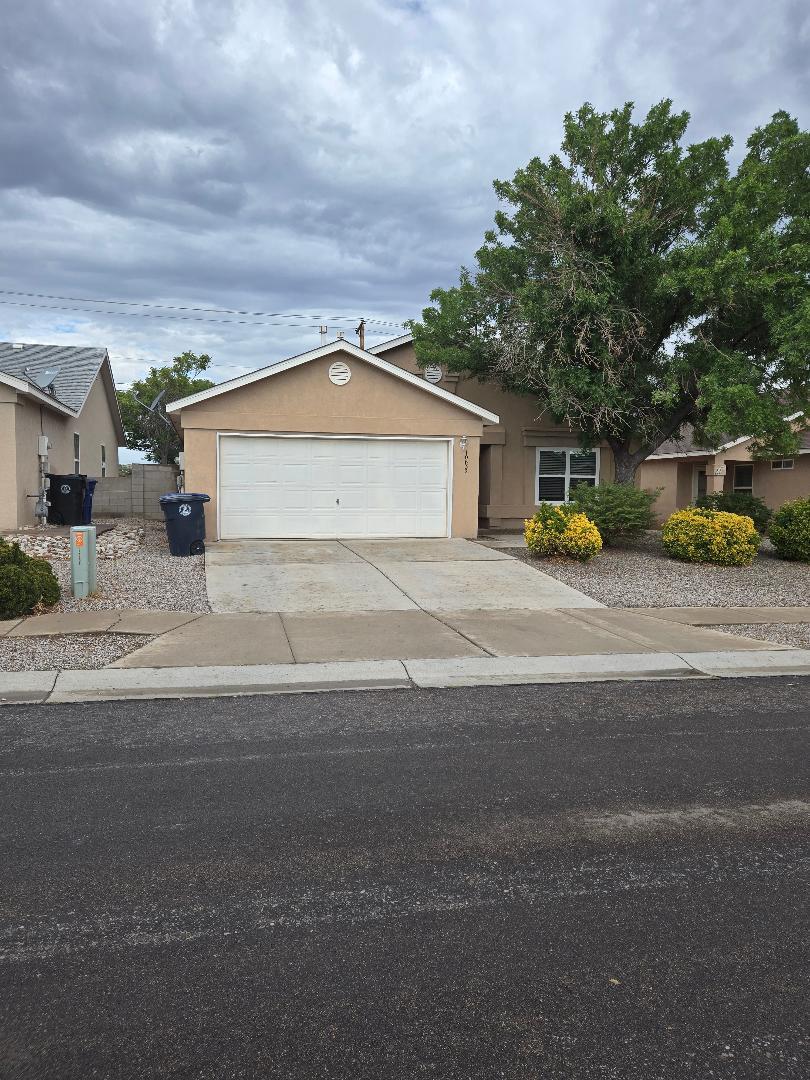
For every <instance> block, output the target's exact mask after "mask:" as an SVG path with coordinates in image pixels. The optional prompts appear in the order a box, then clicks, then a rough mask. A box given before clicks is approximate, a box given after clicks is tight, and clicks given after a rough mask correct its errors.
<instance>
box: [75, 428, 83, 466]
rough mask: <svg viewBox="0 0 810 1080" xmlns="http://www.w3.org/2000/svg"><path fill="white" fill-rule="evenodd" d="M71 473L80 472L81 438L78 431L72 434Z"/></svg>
mask: <svg viewBox="0 0 810 1080" xmlns="http://www.w3.org/2000/svg"><path fill="white" fill-rule="evenodd" d="M73 471H74V473H80V472H81V471H82V437H81V435H80V434H79V432H78V431H74V432H73Z"/></svg>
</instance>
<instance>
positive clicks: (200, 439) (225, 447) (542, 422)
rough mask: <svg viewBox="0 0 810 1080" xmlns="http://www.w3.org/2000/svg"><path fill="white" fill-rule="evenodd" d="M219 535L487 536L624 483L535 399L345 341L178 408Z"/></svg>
mask: <svg viewBox="0 0 810 1080" xmlns="http://www.w3.org/2000/svg"><path fill="white" fill-rule="evenodd" d="M167 412H168V413H169V415H170V416H171V417H172V419H173V421H174V423H175V424H176V426H177V427H178V430H180V431H181V432H182V435H183V447H184V450H183V468H184V473H185V487H186V490H187V491H199V492H204V493H206V494H208V495H210V497H211V503H210V505H209V506H208V508H207V510H206V519H207V532H208V536H209V539H223V540H225V539H228V540H230V539H242V538H257V539H259V538H261V539H265V538H266V539H270V538H297V537H311V538H327V537H345V538H350V537H351V538H356V537H393V536H403V537H407V536H414V537H420V536H424V537H430V536H436V537H440V536H460V537H474V536H475V535H476V534H477V531H478V526H479V520H480V521H481V522H483V524H484V525H486V526H490V527H506V526H508V527H515V526H520V525H522V523H523V520H524V518H526V517H528V516H530V515H531V514H532V513H534V510H535V507H536V505H537V503H538V502H540V501H564V500H565V499H566V498H567V497H568V494H569V492H570V490H571V488H572V487H573V486H575V485H576V484H578V483H586V484H596V483H598V482H599V480H600V479H601V480H609V479H611V478H612V474H613V467H612V460H611V456H610V452H609V450H608V449H607V448H606V447H599V448H596V449H594V450H591V451H583V450H582V449H581V448H580V446H579V440H578V438H577V434H576V432H573V431H571V430H570V429H567V428H565V427H563V426H560V425H559V424H556V423H554V421H553V420H552V419H551V417H550V416H547V415H541V416H538V409H537V405H536V402H535V401H534V400H533V399H531V398H528V397H526V398H524V397H519V396H516V395H512V394H507V393H504V392H503V391H501V390H500V389H499V388H498V387H496V386H494V385H491V384H483V383H479V382H478V381H476V380H473V379H464V378H461V377H459V376H457V375H450V374H448V373H446V372H444V371H442V370H441V369H439V368H427V369H425V370H424V371H423V370H421V369H420V368H419V366H418V365H417V363H416V357H415V354H414V348H413V341H412V338H411V336H410V334H406V335H403V336H401V337H398V338H394V339H393V340H391V341H387V342H384V343H383V344H381V345H377V346H375V347H373V348H371V349H370V350H365V349H360V348H358V347H357V346H356V345H354V344H352V343H350V342H348V341H346V340H344V339H338V340H336V341H332V342H330V343H328V344H325V345H322V346H320V347H318V348H316V349H312V350H311V351H309V352H306V353H302V354H301V355H299V356H294V357H291V358H290V359H288V360H284V361H281V362H280V363H276V364H273V365H271V366H269V367H265V368H262V369H260V370H258V371H254V372H251V373H250V374H248V375H242V376H240V377H239V378H236V379H231V380H229V381H228V382H224V383H221V384H220V385H218V386H215V387H212V388H211V389H209V390H203V391H201V392H200V393H197V394H193V395H191V396H189V397H187V398H184V399H182V400H180V401H175V402H172V403H170V404H168V405H167Z"/></svg>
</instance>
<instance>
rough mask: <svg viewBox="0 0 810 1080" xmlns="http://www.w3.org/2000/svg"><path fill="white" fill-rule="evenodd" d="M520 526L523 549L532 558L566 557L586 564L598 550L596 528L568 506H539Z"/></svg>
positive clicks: (548, 504)
mask: <svg viewBox="0 0 810 1080" xmlns="http://www.w3.org/2000/svg"><path fill="white" fill-rule="evenodd" d="M523 526H524V528H523V535H524V536H525V537H526V547H527V548H528V549H529V551H530V552H531V553H532V555H546V556H548V555H567V556H568V557H569V558H570V559H578V560H579V561H580V562H586V561H587V560H588V559H592V558H593V557H594V555H598V554H599V552H600V551H601V550H602V537H601V536H600V535H599V530H598V529H597V527H596V526H595V525H594V523H593V522H592V521H591V520H590V518H589V517H587V515H585V514H583V513H581V512H577V511H576V510H574V508H573V507H571V506H552V505H551V504H550V503H542V504H541V505H540V507H539V508H538V510H537V513H536V514H535V515H534V517H531V518H527V520H526V521H524V523H523Z"/></svg>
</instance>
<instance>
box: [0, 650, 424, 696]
mask: <svg viewBox="0 0 810 1080" xmlns="http://www.w3.org/2000/svg"><path fill="white" fill-rule="evenodd" d="M1 685H2V684H0V686H1ZM410 685H411V684H410V680H409V678H408V674H407V672H406V671H405V668H404V667H403V666H402V664H401V663H400V662H399V661H398V660H372V661H357V660H352V661H347V662H341V663H336V664H255V665H250V666H243V667H183V668H103V669H102V670H100V671H62V672H60V674H59V676H58V677H57V679H56V685H55V686H54V688H53V692H52V693H51V695H50V697H49V699H48V700H49V701H50V702H67V701H112V700H115V699H117V698H143V697H147V698H156V697H161V698H164V697H172V698H177V697H182V698H185V697H216V696H220V695H223V696H233V695H241V694H290V693H300V692H302V691H313V690H355V689H367V688H372V687H373V688H381V689H389V690H390V689H395V688H398V687H405V686H410Z"/></svg>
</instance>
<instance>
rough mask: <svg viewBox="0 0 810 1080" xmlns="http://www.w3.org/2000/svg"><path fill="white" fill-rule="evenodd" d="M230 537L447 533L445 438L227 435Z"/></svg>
mask: <svg viewBox="0 0 810 1080" xmlns="http://www.w3.org/2000/svg"><path fill="white" fill-rule="evenodd" d="M219 476H220V492H219V506H220V533H221V536H222V537H223V539H239V538H241V537H245V538H268V539H269V538H284V537H290V538H293V537H320V538H328V537H346V538H347V539H348V538H358V537H364V536H380V537H386V536H446V535H447V533H448V528H447V524H448V523H447V486H448V482H449V477H448V463H447V442H446V441H443V440H417V439H373V438H362V437H358V438H349V439H329V438H312V437H306V436H303V437H301V438H279V437H273V436H259V437H240V436H227V435H224V436H221V438H220V468H219Z"/></svg>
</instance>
